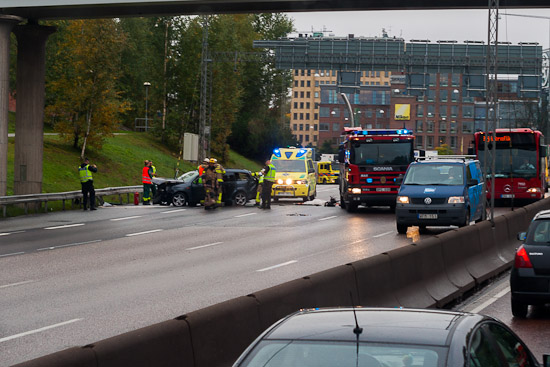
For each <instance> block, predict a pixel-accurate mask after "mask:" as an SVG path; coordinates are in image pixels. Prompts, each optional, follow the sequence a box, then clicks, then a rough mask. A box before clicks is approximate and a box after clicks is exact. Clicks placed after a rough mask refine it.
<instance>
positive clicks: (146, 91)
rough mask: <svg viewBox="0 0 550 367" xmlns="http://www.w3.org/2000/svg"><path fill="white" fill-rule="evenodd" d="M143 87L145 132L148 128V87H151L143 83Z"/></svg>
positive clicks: (149, 84)
mask: <svg viewBox="0 0 550 367" xmlns="http://www.w3.org/2000/svg"><path fill="white" fill-rule="evenodd" d="M143 86H144V87H145V131H147V129H148V128H149V123H148V122H149V121H148V119H147V112H148V109H149V106H148V103H149V87H150V86H151V83H149V82H145V83H143Z"/></svg>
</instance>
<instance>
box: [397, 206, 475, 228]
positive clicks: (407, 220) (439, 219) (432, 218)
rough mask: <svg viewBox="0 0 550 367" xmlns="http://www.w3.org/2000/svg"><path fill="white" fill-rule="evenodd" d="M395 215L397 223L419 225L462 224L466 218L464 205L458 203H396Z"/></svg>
mask: <svg viewBox="0 0 550 367" xmlns="http://www.w3.org/2000/svg"><path fill="white" fill-rule="evenodd" d="M395 215H396V220H397V223H398V224H407V225H420V226H452V225H456V226H458V225H462V224H463V223H464V222H465V219H466V207H465V206H464V205H458V204H442V205H430V206H429V207H427V205H413V204H397V207H396V208H395Z"/></svg>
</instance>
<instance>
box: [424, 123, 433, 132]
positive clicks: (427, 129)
mask: <svg viewBox="0 0 550 367" xmlns="http://www.w3.org/2000/svg"><path fill="white" fill-rule="evenodd" d="M426 131H427V132H429V133H433V132H434V122H433V121H426Z"/></svg>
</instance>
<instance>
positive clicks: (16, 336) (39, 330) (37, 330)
mask: <svg viewBox="0 0 550 367" xmlns="http://www.w3.org/2000/svg"><path fill="white" fill-rule="evenodd" d="M81 320H82V319H72V320H69V321H65V322H60V323H59V324H54V325H50V326H45V327H42V328H40V329H35V330H31V331H26V332H24V333H20V334H15V335H12V336H7V337H5V338H2V339H0V343H3V342H7V341H8V340H12V339H17V338H21V337H23V336H27V335H31V334H36V333H40V332H42V331H46V330H49V329H54V328H56V327H60V326H64V325H68V324H72V323H73V322H77V321H81Z"/></svg>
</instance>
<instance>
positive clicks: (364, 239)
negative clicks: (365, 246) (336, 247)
mask: <svg viewBox="0 0 550 367" xmlns="http://www.w3.org/2000/svg"><path fill="white" fill-rule="evenodd" d="M366 240H367V239H366V238H363V239H362V240H357V241H353V242H351V243H348V244H347V245H344V246H349V245H355V244H356V243H359V242H365V241H366Z"/></svg>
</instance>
